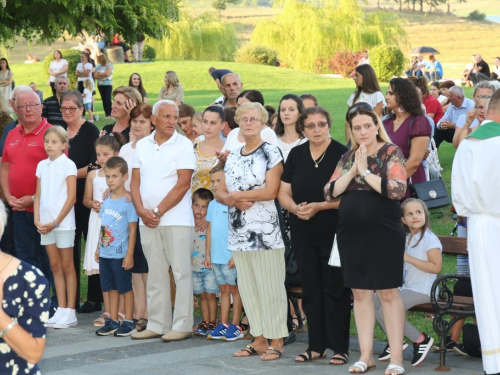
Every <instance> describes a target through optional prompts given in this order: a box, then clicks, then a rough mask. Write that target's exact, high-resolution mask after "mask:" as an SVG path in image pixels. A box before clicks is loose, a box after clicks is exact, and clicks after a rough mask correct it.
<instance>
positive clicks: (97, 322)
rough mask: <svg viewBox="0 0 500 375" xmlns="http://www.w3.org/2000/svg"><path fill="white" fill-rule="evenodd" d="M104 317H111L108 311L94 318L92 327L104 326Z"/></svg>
mask: <svg viewBox="0 0 500 375" xmlns="http://www.w3.org/2000/svg"><path fill="white" fill-rule="evenodd" d="M104 318H111V315H110V314H109V313H108V312H104V313H102V314H101V316H100V317H99V318H97V319H96V320H94V327H104Z"/></svg>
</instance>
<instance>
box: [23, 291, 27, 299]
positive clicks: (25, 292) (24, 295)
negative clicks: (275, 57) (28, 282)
mask: <svg viewBox="0 0 500 375" xmlns="http://www.w3.org/2000/svg"><path fill="white" fill-rule="evenodd" d="M23 298H28V291H27V290H25V291H24V293H23Z"/></svg>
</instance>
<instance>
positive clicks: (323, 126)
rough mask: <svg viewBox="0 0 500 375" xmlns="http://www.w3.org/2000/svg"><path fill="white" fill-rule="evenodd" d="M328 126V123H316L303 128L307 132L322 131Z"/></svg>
mask: <svg viewBox="0 0 500 375" xmlns="http://www.w3.org/2000/svg"><path fill="white" fill-rule="evenodd" d="M327 126H328V123H327V122H318V123H317V124H307V125H304V128H306V129H307V130H313V129H315V128H317V127H318V128H320V129H324V128H326V127H327Z"/></svg>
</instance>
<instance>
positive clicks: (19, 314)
mask: <svg viewBox="0 0 500 375" xmlns="http://www.w3.org/2000/svg"><path fill="white" fill-rule="evenodd" d="M23 314H24V306H21V307H20V308H19V312H18V313H17V316H18V317H21V316H23Z"/></svg>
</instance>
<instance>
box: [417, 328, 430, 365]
mask: <svg viewBox="0 0 500 375" xmlns="http://www.w3.org/2000/svg"><path fill="white" fill-rule="evenodd" d="M424 336H425V340H424V341H422V342H421V343H420V344H417V343H416V342H414V343H413V360H412V361H411V365H412V366H418V365H419V364H421V363H422V362H423V360H424V359H425V357H427V354H428V353H429V350H431V348H432V344H434V339H433V338H432V337H430V336H428V335H426V334H425V333H424Z"/></svg>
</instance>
